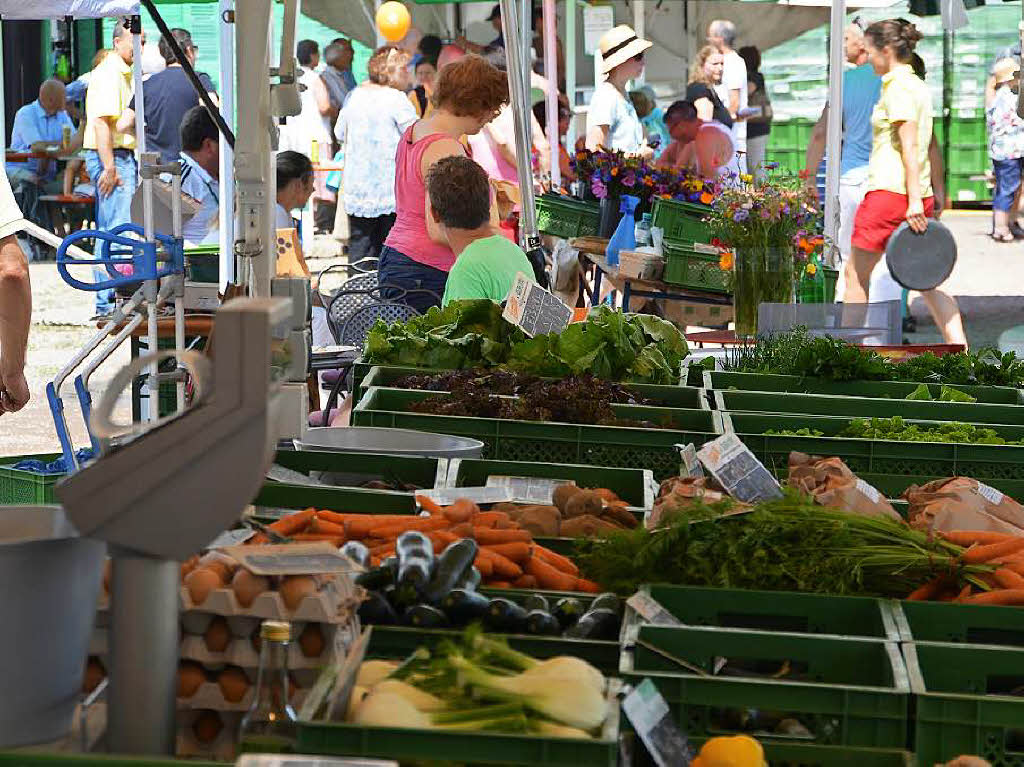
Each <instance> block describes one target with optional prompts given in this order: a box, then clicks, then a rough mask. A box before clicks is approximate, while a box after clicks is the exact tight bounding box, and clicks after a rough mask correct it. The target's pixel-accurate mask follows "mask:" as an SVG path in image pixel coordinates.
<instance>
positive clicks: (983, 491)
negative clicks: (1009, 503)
mask: <svg viewBox="0 0 1024 767" xmlns="http://www.w3.org/2000/svg"><path fill="white" fill-rule="evenodd" d="M978 494H979V495H980V496H981V497H982V498H984V499H985V500H986V501H988V502H989V503H991V504H992V505H993V506H998V505H999V504H1001V503H1002V502H1003V498H1004V497H1005V496H1004V495H1003V494H1002V493H1001V492H999V491H998V490H996V489H995V488H994V487H989V486H988V485H986V484H985V483H984V482H979V483H978Z"/></svg>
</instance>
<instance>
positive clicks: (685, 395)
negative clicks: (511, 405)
mask: <svg viewBox="0 0 1024 767" xmlns="http://www.w3.org/2000/svg"><path fill="white" fill-rule="evenodd" d="M446 372H451V371H444V370H428V369H424V368H414V367H398V366H393V365H375V366H373V367H372V368H370V370H369V372H368V373H367V374H366V376H365V377H364V378H363V380H362V381H361V382H360V389H361V394H360V399H362V397H363V396H365V394H366V391H367V390H368V389H369V388H370V387H371V386H377V387H383V388H389V389H395V388H399V387H397V386H396V385H395V384H396V383H397V382H398V381H399V380H401V379H402V378H405V377H406V376H410V375H431V374H438V373H446ZM495 372H496V371H495ZM545 380H549V381H559V380H561V379H560V378H547V379H545ZM623 386H625V387H626V388H627V389H630V390H631V391H634V392H636V393H637V394H638V395H639V396H641V397H643V398H644V399H645V400H647V401H648V402H650V403H651V404H652V405H655V406H657V407H675V408H684V409H697V410H706V409H708V407H709V405H708V399H707V395H706V393H705V392H704V391H703V390H702V389H700V388H699V387H693V386H665V385H659V384H642V383H623ZM406 391H425V390H424V389H407V390H406Z"/></svg>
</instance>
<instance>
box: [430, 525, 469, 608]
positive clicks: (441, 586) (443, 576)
mask: <svg viewBox="0 0 1024 767" xmlns="http://www.w3.org/2000/svg"><path fill="white" fill-rule="evenodd" d="M477 550H478V549H477V545H476V541H474V540H473V539H472V538H463V539H461V540H458V541H455V543H451V544H449V545H448V546H447V548H445V550H444V551H443V552H442V553H441V556H440V557H438V560H437V566H436V567H435V568H434V575H433V577H432V578H431V579H430V583H429V584H428V585H427V588H426V589H425V590H424V592H423V601H425V602H427V603H428V604H432V605H436V604H439V603H440V602H441V600H442V599H444V597H445V595H446V594H447V593H448V592H449V591H451V590H452V589H454V588H455V587H456V586H457V585H458V583H459V581H460V580H461V579H462V578H463V576H465V574H466V572H467V571H468V570H469V568H471V567H472V566H473V560H475V559H476V554H477Z"/></svg>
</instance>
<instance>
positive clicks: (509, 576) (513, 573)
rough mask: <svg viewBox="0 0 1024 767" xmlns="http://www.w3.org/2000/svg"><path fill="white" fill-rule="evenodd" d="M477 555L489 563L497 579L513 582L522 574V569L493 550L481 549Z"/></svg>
mask: <svg viewBox="0 0 1024 767" xmlns="http://www.w3.org/2000/svg"><path fill="white" fill-rule="evenodd" d="M478 555H479V556H483V558H484V559H489V560H490V561H491V567H492V568H493V570H494V575H495V576H496V577H498V578H503V579H505V580H507V581H514V580H515V579H516V578H518V577H519V576H520V575H522V574H523V568H521V567H520V566H519V565H517V564H516V563H515V562H513V561H512V560H511V559H509V558H508V557H506V556H502V555H501V554H499V553H497V552H496V551H494V550H493V549H489V548H486V547H482V548H481V549H480V551H479V552H478ZM482 574H483V573H482V572H481V575H482Z"/></svg>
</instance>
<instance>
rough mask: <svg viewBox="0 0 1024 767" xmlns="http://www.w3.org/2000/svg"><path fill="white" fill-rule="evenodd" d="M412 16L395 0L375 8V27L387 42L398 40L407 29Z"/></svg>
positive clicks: (389, 0) (403, 35)
mask: <svg viewBox="0 0 1024 767" xmlns="http://www.w3.org/2000/svg"><path fill="white" fill-rule="evenodd" d="M410 24H412V17H411V16H410V15H409V11H408V9H407V8H406V7H405V6H404V5H402V4H401V3H399V2H396V1H395V0H388V2H386V3H384V4H383V5H381V7H380V8H378V9H377V29H378V30H380V33H381V34H382V35H383V36H384V39H385V40H387V41H388V42H389V43H394V42H398V41H399V40H401V39H402V38H403V37H405V35H406V33H407V32H408V31H409V25H410Z"/></svg>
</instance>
